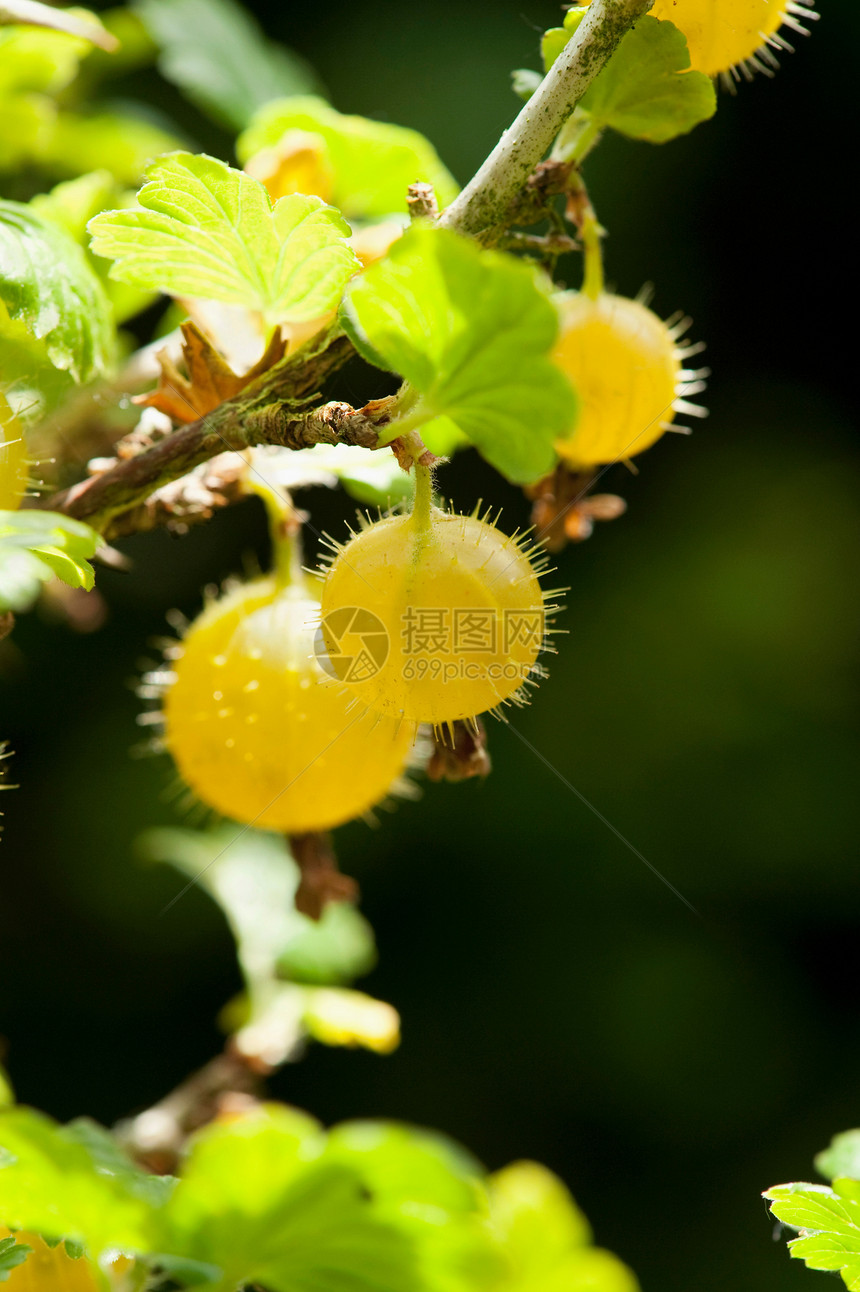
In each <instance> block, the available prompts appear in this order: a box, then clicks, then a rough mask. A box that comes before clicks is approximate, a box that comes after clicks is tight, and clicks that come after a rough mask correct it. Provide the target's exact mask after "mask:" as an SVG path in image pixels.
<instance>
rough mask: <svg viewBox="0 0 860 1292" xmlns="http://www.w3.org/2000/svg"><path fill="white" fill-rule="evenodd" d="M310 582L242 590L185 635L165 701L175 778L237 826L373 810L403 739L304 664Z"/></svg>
mask: <svg viewBox="0 0 860 1292" xmlns="http://www.w3.org/2000/svg"><path fill="white" fill-rule="evenodd" d="M319 611H320V607H319V600H318V598H317V595H316V591H315V587H314V585H312V584H311V583H310V582H309V581H304V580H302V581H300V582H296V583H293V584H291V585H289V586H287V587H284V586H283V585H279V583H278V582H277V580H276V579H275V578H274V577H269V578H262V579H257V580H255V581H253V582H251V583H246V584H243V585H242V586H240V587H238V588H236V589H235V590H234V591H232V592H229V593H227V594H226V595H224V596H222V597H220V598H219V599H218V600H217V601H215V602H213V603H212V604H211V605H209V606H208V607H207V608H206V609H205V610H204V611H203V613H202V614H201V615H200V616H199V618H198V619H197V620H196V621H195V622H194V623H193V624H192V625H191V626H190V628H189V629H188V631H187V633H186V635H185V638H184V641H183V642H182V647H181V653H180V655H179V658H178V659H177V661H176V664H175V678H174V680H173V681H172V682H170V683H169V684H168V686H167V690H166V693H165V696H164V720H165V743H166V746H167V748H168V750H169V752H170V753H171V754H172V756H173V758H174V760H175V762H176V766H177V768H178V770H179V772H180V774H181V775H182V777H183V779H184V780H185V781H186V783H187V784H188V785H189V786H190V788H191V789H192V790H193V791H194V792H195V794H197V796H198V797H199V798H200V799H201V800H202V801H203V802H204V803H206V804H208V805H209V806H210V807H212V808H214V809H215V810H216V811H218V812H220V813H222V814H223V815H224V816H228V817H232V818H233V819H234V820H236V821H241V822H244V823H248V824H253V825H256V826H258V827H259V828H260V829H263V830H278V831H281V832H284V833H288V834H301V833H305V832H309V831H319V830H328V829H330V828H331V827H333V826H336V825H340V824H342V823H343V822H345V821H349V820H351V819H352V818H353V817H357V816H361V815H362V814H363V813H365V812H368V811H369V810H370V809H371V808H372V807H374V806H375V805H376V804H377V803H379V802H380V801H381V800H382V799H383V798H385V796H386V795H387V793H388V792H389V790H390V789H391V786H392V783H393V782H394V781H396V780H397V778H398V777H399V776H400V775H401V773H402V772H403V770H404V768H405V766H406V763H407V761H408V758H409V755H410V750H411V745H412V733H411V732H409V731H407V730H406V729H405V728H401V729H398V727H397V725H396V724H395V723H393V722H391V721H388V722H384V721H378V720H377V719H376V718H375V717H373V716H368V715H367V714H365V713H364V712H363V710H362V709H361V708H360V707H356V706H354V705H353V704H352V698H351V696H350V695H349V694H348V692H347V691H346V690H345V688H344V687H343V686H341V685H340V684H339V683H338V682H337V681H333V680H332V679H331V678H329V677H326V675H325V674H324V673H323V671H322V669H321V667H320V665H319V663H318V662H317V660H316V659H315V657H314V632H315V627H316V625H317V623H318V622H319Z"/></svg>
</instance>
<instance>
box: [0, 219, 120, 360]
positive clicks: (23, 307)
mask: <svg viewBox="0 0 860 1292" xmlns="http://www.w3.org/2000/svg"><path fill="white" fill-rule="evenodd" d="M0 264H2V269H0V300H2V302H3V304H4V305H5V307H6V310H7V311H8V314H9V317H10V318H11V319H12V320H18V321H20V322H21V323H22V324H23V325H24V326H25V327H26V328H27V330H28V332H29V333H30V334H31V335H32V336H34V337H36V338H37V339H42V340H43V341H44V343H45V349H46V353H47V355H48V357H49V359H50V360H51V362H52V363H53V364H54V366H55V367H57V368H61V369H63V370H64V371H68V372H69V373H71V375H72V376H73V377H74V378H75V380H76V381H79V382H84V381H89V380H90V378H91V377H94V376H97V375H98V374H99V373H101V372H104V371H105V369H106V368H107V367H108V365H109V363H110V361H111V358H112V345H113V340H112V329H111V324H110V307H109V305H108V301H107V298H106V296H105V293H104V291H103V289H102V286H101V283H100V282H99V280H98V278H97V277H96V275H95V273H94V272H93V270H92V269H90V267H89V265H88V264H87V262H86V259H85V257H84V253H83V251H82V250H81V248H80V247H79V246H77V244H76V243H75V242H74V241H73V240H72V239H71V238H70V237H69V235H68V234H67V233H66V232H65V230H64V229H61V228H60V227H59V226H58V225H56V224H55V223H54V222H53V221H52V220H47V219H45V218H44V217H43V216H41V215H39V214H37V212H36V211H34V210H33V209H32V208H31V207H28V206H24V205H23V204H22V203H20V202H6V201H0Z"/></svg>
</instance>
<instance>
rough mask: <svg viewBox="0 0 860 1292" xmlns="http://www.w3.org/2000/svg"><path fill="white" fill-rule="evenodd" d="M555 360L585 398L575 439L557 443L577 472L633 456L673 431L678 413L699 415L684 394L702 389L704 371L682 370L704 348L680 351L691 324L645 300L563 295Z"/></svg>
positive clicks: (611, 296)
mask: <svg viewBox="0 0 860 1292" xmlns="http://www.w3.org/2000/svg"><path fill="white" fill-rule="evenodd" d="M560 306H561V316H562V322H561V331H560V334H559V338H558V341H557V342H556V345H555V349H554V351H553V359H554V360H555V362H556V364H557V365H558V366H559V367H560V368H561V370H562V372H564V374H565V376H567V377H568V378H569V379H570V380H571V382H572V383H573V385H574V386H575V387H576V390H577V392H578V393H579V396H580V401H581V402H580V412H579V418H578V420H577V423H576V426H575V428H574V430H573V431H572V432H571V434H570V435H568V436H565V437H564V438H563V439H560V440H559V441H558V442H557V443H556V449H557V450H558V453H559V455H560V456H561V457H562V458H563V459H564V460H565V461H566V462H568V463H569V464H570V465H571V466H572V467H574V468H575V469H587V468H590V467H595V466H600V465H602V464H604V463H608V462H615V461H617V460H618V459H626V458H630V457H633V456H634V455H635V454H637V453H642V452H643V451H644V450H645V449H648V448H650V447H651V445H652V444H654V443H655V441H656V440H658V439H659V438H660V436H661V435H662V434H663V432H664V431H665V430H668V429H670V426H671V423H672V420H673V418H674V415H675V412H677V411H681V412H684V413H687V414H690V415H692V416H702V415H703V410H702V409H700V408H698V407H697V406H696V405H695V404H690V403H688V402H687V400H686V398H685V396H687V395H692V394H697V393H698V392H699V391H701V390H702V389H704V386H703V382H702V380H701V378H702V376H703V375H704V374H703V373H694V372H691V371H689V370H687V369H684V368H682V360H683V359H684V358H685V357H686V356H687V355H690V354H692V353H695V351H696V350H697V349H698V348H699V347H695V346H691V347H686V348H679V347H678V339H679V336H680V334H681V333H682V332H683V331H685V329H686V327H687V320H680V321H677V320H670V322H669V323H664V322H663V320H662V319H660V318H658V317H657V315H656V314H654V313H653V312H652V311H651V310H649V309H648V308H647V306H646V305H643V304H642V303H641V302H640V301H635V300H630V299H628V298H627V297H625V296H615V295H612V294H611V293H609V292H600V293H599V295H598V296H597V297H596V298H593V297H591V296H589V295H586V293H585V292H571V293H570V294H568V295H566V296H564V297H562V298H561V302H560Z"/></svg>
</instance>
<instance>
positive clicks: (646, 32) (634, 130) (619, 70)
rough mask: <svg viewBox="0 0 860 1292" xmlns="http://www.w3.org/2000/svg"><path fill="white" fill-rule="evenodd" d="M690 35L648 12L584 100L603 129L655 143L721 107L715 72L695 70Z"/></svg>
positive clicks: (584, 109)
mask: <svg viewBox="0 0 860 1292" xmlns="http://www.w3.org/2000/svg"><path fill="white" fill-rule="evenodd" d="M689 66H690V52H689V50H688V49H687V41H686V39H685V37H684V36H683V35H682V34H681V32H680V31H678V29H677V27H675V25H674V24H673V23H671V22H660V21H659V19H657V18H650V17H648V16H647V15H646V17H644V18H640V19H639V21H638V22H637V24H636V26H635V27H634V28H633V29H632V30H631V31H629V32H628V33H627V35H626V36H625V37H624V39H623V40H622V41H621V44H620V45H619V46H618V49H617V50H616V51H615V53H614V54H613V56H612V58H611V59H610V60H609V62H608V64H607V65H606V67H605V68H604V69H603V71H602V72H601V73H600V75H599V76H598V77H597V79H596V80H595V81H594V83H593V84H592V86H591V87H590V89H589V90H587V92H586V93H585V95H584V96H583V98H582V99H581V101H580V103H579V111H580V112H588V113H589V114H590V115H591V118H592V120H593V122H594V124H595V125H597V126H598V128H599V129H601V130H602V129H604V128H605V127H607V126H609V127H611V128H612V129H613V130H618V131H620V133H621V134H623V135H629V136H630V137H631V138H632V139H645V140H647V141H648V142H649V143H652V144H662V143H666V141H667V140H669V139H675V138H677V136H678V135H683V134H686V133H687V132H688V131H689V130H692V129H693V127H694V126H697V125H699V123H700V122H702V121H707V119H708V118H709V117H712V116H713V115H714V113H715V112H716V110H717V99H716V92H715V90H714V86H713V82H712V81H711V79H710V77H708V76H705V74H704V73H703V72H691V71H688V70H687V69H688V68H689Z"/></svg>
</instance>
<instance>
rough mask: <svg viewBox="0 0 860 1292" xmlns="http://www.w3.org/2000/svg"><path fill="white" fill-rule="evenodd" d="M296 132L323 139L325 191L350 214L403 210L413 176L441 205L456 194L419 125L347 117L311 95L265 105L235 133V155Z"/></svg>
mask: <svg viewBox="0 0 860 1292" xmlns="http://www.w3.org/2000/svg"><path fill="white" fill-rule="evenodd" d="M296 132H300V133H301V134H302V135H305V136H307V137H310V138H316V139H318V140H319V141H320V142H321V146H322V148H323V150H324V154H325V156H326V158H327V160H328V163H329V166H330V171H331V185H332V187H331V191H330V192H327V193H325V194H323V196H325V197H326V198H327V199H329V200H331V201H332V202H333V203H334V204H335V206H337V207H338V208H339V209H340V210H341V211H343V213H344V215H346V216H348V217H349V218H350V219H374V218H377V217H379V216H383V215H389V214H392V213H394V212H398V211H406V209H407V206H406V191H407V189H408V187H409V185H410V184H413V183H415V181H416V180H421V181H423V182H425V183H428V184H432V185H433V186H434V187H435V189H436V196H437V198H438V199H439V204H440V206H446V205H447V204H448V203H449V202H450V201H452V200H453V198H454V197H455V196H456V194H457V184H456V182H455V181H454V179H453V178H452V177H451V174H450V173H449V171H448V170H447V169H446V168H445V166H444V165H443V164H442V162H441V161H440V160H439V157H438V155H437V153H436V150H435V149H434V148H433V146H432V144H430V143H428V141H427V140H426V139H425V138H424V136H423V135H421V134H419V133H418V131H417V130H409V129H407V128H406V127H405V126H395V125H389V124H388V123H384V122H381V121H371V120H369V119H368V118H367V117H356V116H345V115H344V114H342V113H340V112H337V111H335V109H334V108H332V107H330V106H329V104H328V103H326V102H325V100H324V99H317V98H312V97H304V98H302V97H297V98H292V99H279V100H276V101H275V102H274V103H268V104H266V106H265V107H264V108H262V109H261V110H260V111H259V112H258V113H257V115H256V116H255V117H254V120H253V121H252V122H251V124H250V126H249V127H248V129H247V130H246V131H245V132H244V134H242V135H241V136H240V137H239V140H238V142H237V145H236V151H237V154H238V157H239V160H240V161H241V162H243V163H245V162H247V161H248V160H249V159H250V158H252V157H254V156H255V155H256V154H257V153H259V152H261V151H262V150H263V149H274V150H275V151H277V149H278V147H279V146H284V145H287V146H288V145H289V140H290V137H291V135H294V134H295V133H296Z"/></svg>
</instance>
